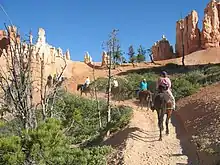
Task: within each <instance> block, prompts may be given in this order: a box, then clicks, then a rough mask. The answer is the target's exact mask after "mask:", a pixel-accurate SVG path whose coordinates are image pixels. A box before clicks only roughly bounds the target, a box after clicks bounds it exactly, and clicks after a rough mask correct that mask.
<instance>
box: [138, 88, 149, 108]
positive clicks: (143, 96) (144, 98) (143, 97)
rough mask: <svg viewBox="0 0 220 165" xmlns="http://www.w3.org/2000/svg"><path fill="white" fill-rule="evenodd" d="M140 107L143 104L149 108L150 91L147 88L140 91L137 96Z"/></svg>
mask: <svg viewBox="0 0 220 165" xmlns="http://www.w3.org/2000/svg"><path fill="white" fill-rule="evenodd" d="M138 98H139V100H140V105H141V109H143V106H144V104H146V105H147V108H148V109H149V108H151V103H152V93H151V92H150V91H149V90H146V91H140V92H139V96H138Z"/></svg>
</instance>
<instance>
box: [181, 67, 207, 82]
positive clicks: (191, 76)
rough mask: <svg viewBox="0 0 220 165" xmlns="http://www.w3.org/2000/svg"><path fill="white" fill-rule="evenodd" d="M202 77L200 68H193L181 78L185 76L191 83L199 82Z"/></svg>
mask: <svg viewBox="0 0 220 165" xmlns="http://www.w3.org/2000/svg"><path fill="white" fill-rule="evenodd" d="M204 77H205V76H204V74H203V73H202V72H201V71H200V70H195V71H192V72H189V73H186V74H184V75H183V76H182V78H185V79H186V80H188V81H189V82H191V83H192V84H196V83H199V82H200V81H201V80H202V79H203V78H204Z"/></svg>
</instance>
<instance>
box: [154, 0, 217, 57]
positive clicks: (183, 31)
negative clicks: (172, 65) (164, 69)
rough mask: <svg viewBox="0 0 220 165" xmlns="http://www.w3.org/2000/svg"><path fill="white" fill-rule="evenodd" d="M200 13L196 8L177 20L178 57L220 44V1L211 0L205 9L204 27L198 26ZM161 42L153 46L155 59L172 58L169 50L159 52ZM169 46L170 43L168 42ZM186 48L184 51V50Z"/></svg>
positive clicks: (176, 49) (176, 46) (176, 47)
mask: <svg viewBox="0 0 220 165" xmlns="http://www.w3.org/2000/svg"><path fill="white" fill-rule="evenodd" d="M198 21H199V19H198V13H197V12H196V11H195V10H192V12H191V13H190V14H189V15H188V16H186V17H185V18H184V19H181V20H178V21H177V22H176V44H175V51H176V52H175V54H176V57H181V56H182V55H183V53H184V55H188V54H190V53H192V52H195V51H198V50H201V49H207V48H211V47H219V46H220V1H217V0H211V1H210V2H209V3H208V4H207V7H206V8H205V10H204V19H203V27H202V30H201V32H200V30H199V28H198ZM162 47H164V46H162V45H161V44H159V43H157V44H156V46H155V45H154V46H153V47H152V52H153V57H154V60H155V61H157V60H164V59H170V58H172V56H171V54H170V52H169V51H167V52H163V53H158V51H159V50H163V49H164V48H162ZM167 48H168V44H167ZM183 48H184V51H183Z"/></svg>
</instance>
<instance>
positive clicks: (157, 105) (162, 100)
mask: <svg viewBox="0 0 220 165" xmlns="http://www.w3.org/2000/svg"><path fill="white" fill-rule="evenodd" d="M154 109H155V110H156V111H157V117H158V127H159V129H160V138H159V141H162V131H163V130H164V127H163V122H164V115H165V114H166V134H167V135H168V134H169V120H170V118H171V115H172V112H173V109H172V103H171V101H166V96H165V94H164V93H163V92H160V93H159V94H157V95H156V96H155V99H154V107H153V108H152V110H153V111H154Z"/></svg>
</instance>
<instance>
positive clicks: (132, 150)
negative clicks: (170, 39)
mask: <svg viewBox="0 0 220 165" xmlns="http://www.w3.org/2000/svg"><path fill="white" fill-rule="evenodd" d="M100 97H102V98H104V97H105V95H104V94H99V98H100ZM112 103H113V104H116V105H119V104H120V105H126V106H130V107H132V108H133V110H134V111H133V118H132V119H131V122H130V124H129V127H128V128H126V129H127V131H124V132H123V131H122V132H120V133H119V134H120V135H119V136H118V137H117V136H116V139H115V140H116V141H118V142H119V143H120V142H121V137H126V140H125V147H124V149H123V157H124V161H123V162H124V163H125V165H186V164H188V163H187V162H188V157H187V156H186V155H184V154H183V153H182V147H181V145H180V140H179V139H177V137H176V136H177V134H176V131H175V128H174V126H173V125H172V123H171V122H170V123H169V130H170V134H169V135H168V136H167V135H165V131H164V132H163V141H158V139H159V128H158V126H157V114H156V112H152V111H151V110H147V109H146V108H144V109H142V110H141V109H140V108H139V107H138V106H137V105H136V104H135V103H133V101H132V100H126V101H124V102H120V103H118V102H112ZM164 128H165V123H164ZM125 132H128V135H122V134H127V133H125ZM119 145H120V144H119Z"/></svg>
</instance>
